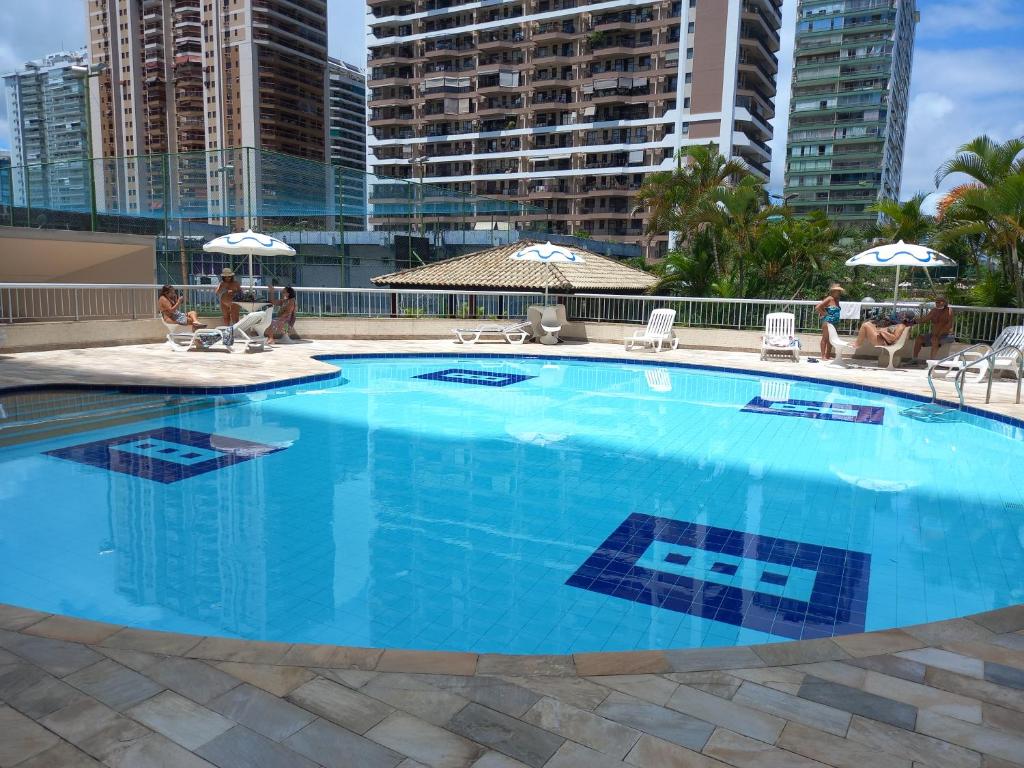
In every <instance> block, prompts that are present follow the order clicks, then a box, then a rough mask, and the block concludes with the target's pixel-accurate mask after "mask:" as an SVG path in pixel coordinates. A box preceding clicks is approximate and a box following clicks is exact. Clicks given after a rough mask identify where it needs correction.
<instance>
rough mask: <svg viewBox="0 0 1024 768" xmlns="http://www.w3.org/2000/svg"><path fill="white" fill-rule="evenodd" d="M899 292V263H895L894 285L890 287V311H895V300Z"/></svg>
mask: <svg viewBox="0 0 1024 768" xmlns="http://www.w3.org/2000/svg"><path fill="white" fill-rule="evenodd" d="M899 293H900V265H899V264H897V265H896V285H894V286H893V287H892V311H893V312H895V311H896V300H897V298H898V296H899Z"/></svg>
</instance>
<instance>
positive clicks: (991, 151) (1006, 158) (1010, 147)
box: [935, 136, 1024, 217]
mask: <svg viewBox="0 0 1024 768" xmlns="http://www.w3.org/2000/svg"><path fill="white" fill-rule="evenodd" d="M957 173H962V174H963V175H965V176H968V177H970V179H971V181H969V182H967V183H965V184H959V185H957V186H955V187H953V188H952V189H951V190H950V191H949V192H947V193H946V194H945V196H944V197H943V198H942V200H941V201H940V202H939V214H940V217H941V215H942V214H943V213H944V212H945V211H946V209H947V208H948V207H949V206H950V205H952V204H953V203H955V202H956V201H957V200H958V199H959V198H960V196H961V195H962V194H963V192H965V191H966V190H968V189H974V188H978V187H991V186H994V185H996V184H998V183H999V182H1000V181H1002V180H1003V179H1005V178H1007V177H1009V176H1013V175H1015V174H1018V173H1024V137H1021V138H1017V139H1009V140H1008V141H1004V142H1002V143H999V142H996V141H993V140H992V139H991V138H989V137H988V136H978V137H977V138H976V139H973V140H971V141H969V142H967V143H966V144H964V145H963V146H962V147H960V149H959V150H957V153H956V154H955V155H953V157H951V158H950V159H949V160H947V161H946V162H944V163H943V164H942V165H940V166H939V169H938V170H937V171H936V172H935V186H939V184H941V183H942V182H943V181H944V180H945V179H946V178H947V177H948V176H952V175H953V174H957Z"/></svg>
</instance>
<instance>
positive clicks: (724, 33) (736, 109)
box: [368, 0, 781, 242]
mask: <svg viewBox="0 0 1024 768" xmlns="http://www.w3.org/2000/svg"><path fill="white" fill-rule="evenodd" d="M368 2H369V7H370V10H371V14H372V15H371V16H370V21H369V26H370V35H371V39H370V51H369V55H370V67H371V70H370V75H369V86H370V88H371V94H370V120H369V125H370V127H371V128H372V130H373V137H372V139H371V150H372V152H373V155H374V159H373V168H374V172H375V173H376V174H378V175H380V176H395V177H400V178H414V177H418V175H419V173H420V171H421V170H422V172H423V175H424V177H425V180H426V181H429V182H434V183H438V184H443V185H445V186H447V187H450V188H453V189H456V190H458V191H461V192H467V193H473V194H477V195H488V196H501V197H505V198H508V199H512V200H516V201H521V202H528V203H530V204H534V205H540V206H543V207H544V208H545V209H546V213H545V214H537V215H531V216H526V217H524V218H525V219H526V221H527V222H529V221H530V220H538V221H541V220H542V221H544V222H545V223H550V226H551V227H552V229H553V230H555V231H559V232H564V233H569V234H572V233H574V232H577V231H580V230H583V231H586V232H588V233H589V234H590V235H592V236H594V237H598V238H602V239H606V240H613V241H614V240H619V241H626V242H640V241H642V240H643V237H642V232H643V220H642V218H641V217H640V216H637V215H634V214H633V210H634V207H635V200H636V193H637V190H638V189H639V187H640V184H641V183H642V181H643V179H644V177H645V175H647V174H649V173H651V172H652V171H657V170H660V169H665V168H671V167H672V165H673V163H674V159H673V158H674V156H675V154H676V153H677V152H678V150H679V149H680V148H683V147H686V146H688V145H694V144H706V143H708V142H714V143H716V144H718V146H719V149H720V151H721V152H722V153H723V154H726V155H736V156H739V157H741V158H743V159H744V160H746V161H747V163H749V165H750V166H751V167H752V168H753V169H754V170H755V172H757V173H759V174H761V175H762V176H764V177H765V178H767V175H768V167H769V163H770V159H771V154H770V150H769V148H768V141H769V140H770V139H771V136H772V129H771V127H770V125H769V123H768V121H769V120H770V119H771V118H772V117H773V116H774V98H775V75H776V72H777V57H776V52H777V51H778V48H779V34H778V29H779V27H780V25H781V17H780V14H779V6H780V5H781V0H651V1H650V2H643V1H642V0H641V1H640V2H638V1H637V0H607V1H606V2H600V3H588V2H586V0H500V1H499V2H491V3H486V4H480V3H476V2H467V1H465V0H368ZM420 165H422V169H420V168H419V166H420ZM467 219H468V223H467V226H476V227H481V226H489V222H490V219H488V218H487V216H486V215H484V216H479V215H478V216H474V215H469V216H467Z"/></svg>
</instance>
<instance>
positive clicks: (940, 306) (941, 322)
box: [914, 296, 956, 360]
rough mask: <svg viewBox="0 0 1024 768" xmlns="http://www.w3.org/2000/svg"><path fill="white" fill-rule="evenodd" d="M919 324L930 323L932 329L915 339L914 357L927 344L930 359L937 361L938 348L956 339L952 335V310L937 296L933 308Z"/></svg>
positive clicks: (947, 303)
mask: <svg viewBox="0 0 1024 768" xmlns="http://www.w3.org/2000/svg"><path fill="white" fill-rule="evenodd" d="M921 322H922V323H930V324H931V326H932V327H931V331H930V332H929V333H922V334H921V335H920V336H918V337H917V339H915V341H914V357H917V356H918V354H920V352H921V347H923V346H924V345H925V344H927V345H929V346H930V347H931V348H932V359H933V360H937V359H938V357H939V346H941V345H942V344H952V343H953V341H955V338H956V337H955V336H954V335H953V308H952V307H950V306H949V302H948V301H947V300H946V298H945V297H944V296H938V297H936V299H935V307H934V308H933V309H932V311H931V312H929V313H928V314H927V315H925V316H924V317H922V318H921Z"/></svg>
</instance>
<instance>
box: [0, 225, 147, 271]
mask: <svg viewBox="0 0 1024 768" xmlns="http://www.w3.org/2000/svg"><path fill="white" fill-rule="evenodd" d="M155 279H156V238H154V237H147V236H143V235H120V234H109V233H106V232H65V231H63V230H53V229H29V228H27V227H0V283H146V284H151V283H153V281H154V280H155Z"/></svg>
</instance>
